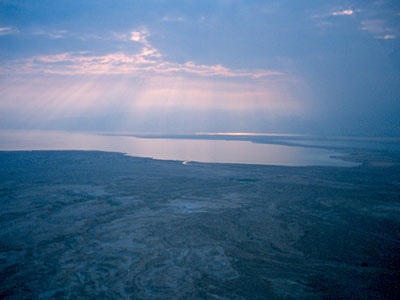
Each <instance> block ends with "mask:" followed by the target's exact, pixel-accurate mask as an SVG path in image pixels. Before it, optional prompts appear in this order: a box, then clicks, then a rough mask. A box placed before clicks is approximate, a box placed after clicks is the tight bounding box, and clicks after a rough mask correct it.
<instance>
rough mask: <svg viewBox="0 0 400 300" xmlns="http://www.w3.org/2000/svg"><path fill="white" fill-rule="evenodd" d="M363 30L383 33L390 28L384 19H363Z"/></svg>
mask: <svg viewBox="0 0 400 300" xmlns="http://www.w3.org/2000/svg"><path fill="white" fill-rule="evenodd" d="M361 30H365V31H368V32H371V33H383V32H384V31H386V30H389V28H386V27H385V24H384V21H383V20H380V19H376V20H363V21H361Z"/></svg>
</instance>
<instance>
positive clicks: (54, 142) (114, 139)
mask: <svg viewBox="0 0 400 300" xmlns="http://www.w3.org/2000/svg"><path fill="white" fill-rule="evenodd" d="M0 150H99V151H113V152H123V153H126V154H128V155H131V156H139V157H150V158H155V159H166V160H180V161H198V162H219V163H245V164H264V165H285V166H313V165H314V166H315V165H319V166H354V165H355V164H354V163H350V162H345V161H342V160H339V159H334V158H331V156H332V155H338V153H337V152H334V151H331V150H326V149H315V148H303V147H293V146H282V145H272V144H257V143H252V142H248V141H226V140H190V139H163V138H136V137H128V136H106V135H96V134H88V133H71V132H61V131H19V130H15V131H14V130H0ZM339 154H340V153H339Z"/></svg>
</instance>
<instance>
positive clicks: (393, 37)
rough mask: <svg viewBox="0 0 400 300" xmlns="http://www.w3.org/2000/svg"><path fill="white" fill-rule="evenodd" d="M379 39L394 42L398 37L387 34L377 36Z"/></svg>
mask: <svg viewBox="0 0 400 300" xmlns="http://www.w3.org/2000/svg"><path fill="white" fill-rule="evenodd" d="M376 38H377V39H383V40H394V39H395V38H396V36H395V35H394V34H385V35H378V36H376Z"/></svg>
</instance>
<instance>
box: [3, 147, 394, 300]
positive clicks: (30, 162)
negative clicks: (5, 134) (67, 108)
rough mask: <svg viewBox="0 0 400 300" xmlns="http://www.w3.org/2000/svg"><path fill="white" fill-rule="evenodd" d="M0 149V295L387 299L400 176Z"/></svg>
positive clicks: (382, 168)
mask: <svg viewBox="0 0 400 300" xmlns="http://www.w3.org/2000/svg"><path fill="white" fill-rule="evenodd" d="M347 159H350V160H354V161H359V162H361V163H362V165H361V166H359V167H352V168H340V167H279V166H258V165H235V164H203V163H192V162H189V163H187V164H182V163H181V162H179V161H158V160H152V159H143V158H135V157H128V156H125V155H123V154H118V153H106V152H84V151H33V152H0V298H4V299H66V298H69V299H249V300H254V299H396V298H399V297H400V287H399V285H398V282H400V271H399V270H400V251H399V249H400V214H399V213H400V201H399V199H400V167H399V164H398V162H399V161H400V160H399V158H398V157H397V156H396V155H395V154H393V153H383V152H382V153H381V152H373V153H372V152H371V153H364V154H363V155H361V154H357V155H356V154H354V155H353V156H349V157H348V158H347Z"/></svg>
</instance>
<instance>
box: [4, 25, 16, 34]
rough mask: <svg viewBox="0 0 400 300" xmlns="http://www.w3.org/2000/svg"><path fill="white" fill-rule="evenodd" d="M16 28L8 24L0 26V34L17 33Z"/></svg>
mask: <svg viewBox="0 0 400 300" xmlns="http://www.w3.org/2000/svg"><path fill="white" fill-rule="evenodd" d="M18 32H19V31H18V29H16V28H14V27H10V26H6V27H0V35H9V34H16V33H18Z"/></svg>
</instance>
